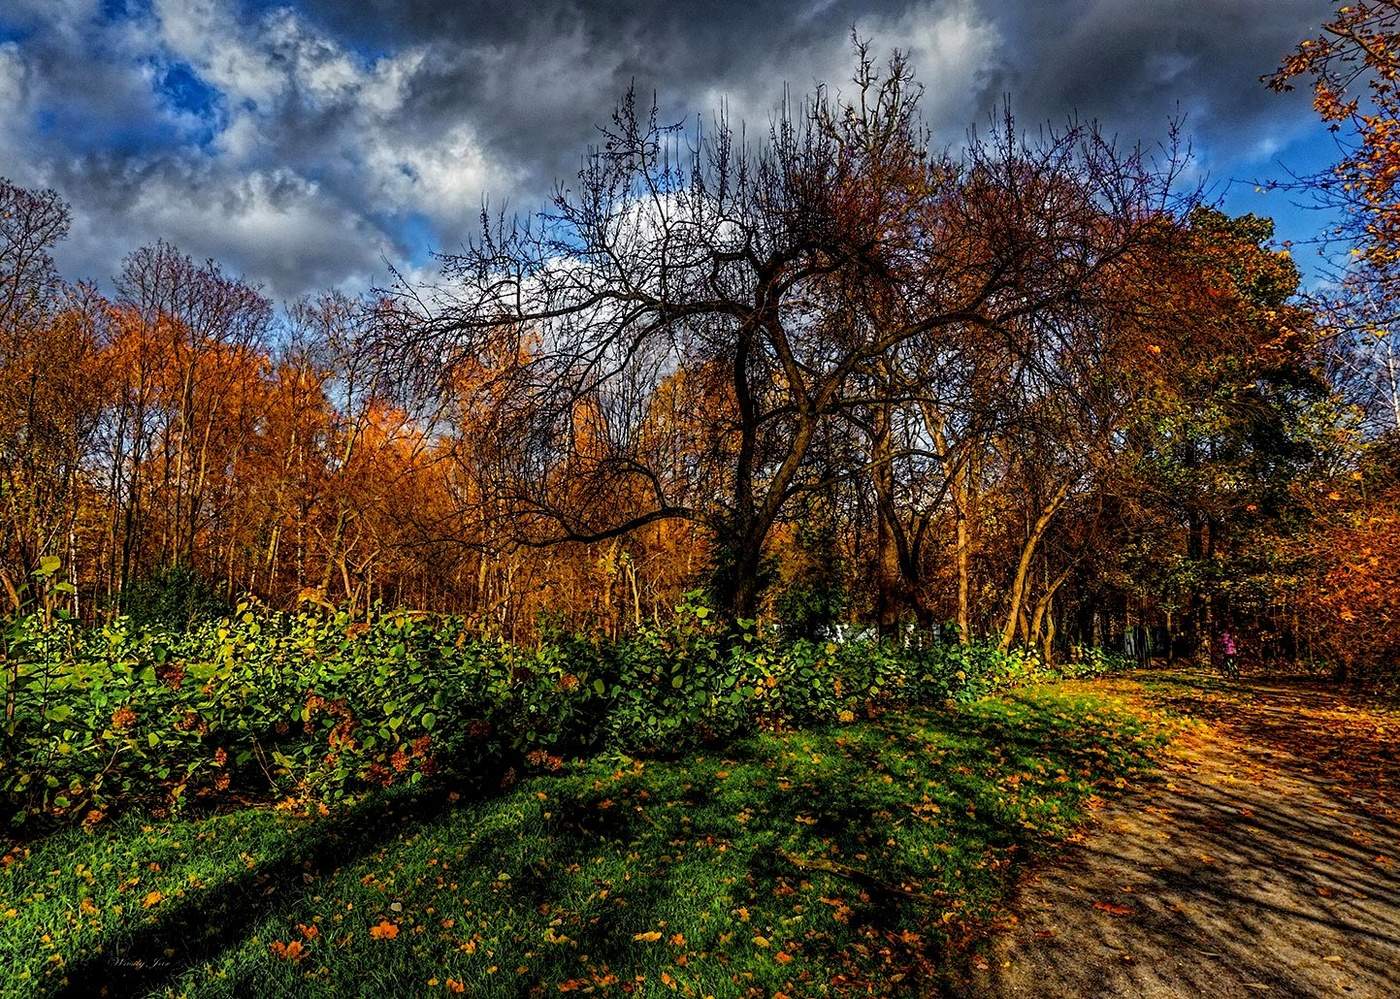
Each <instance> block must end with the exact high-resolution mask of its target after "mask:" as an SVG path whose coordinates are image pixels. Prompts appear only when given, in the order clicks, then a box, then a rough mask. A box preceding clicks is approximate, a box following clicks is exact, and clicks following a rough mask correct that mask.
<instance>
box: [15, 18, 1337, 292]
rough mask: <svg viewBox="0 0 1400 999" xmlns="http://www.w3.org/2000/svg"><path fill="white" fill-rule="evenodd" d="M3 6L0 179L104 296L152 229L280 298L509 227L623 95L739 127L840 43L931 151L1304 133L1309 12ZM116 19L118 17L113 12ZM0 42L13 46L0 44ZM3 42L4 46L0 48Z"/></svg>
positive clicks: (1215, 167) (1222, 162) (1273, 138)
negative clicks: (1280, 65) (1072, 124)
mask: <svg viewBox="0 0 1400 999" xmlns="http://www.w3.org/2000/svg"><path fill="white" fill-rule="evenodd" d="M18 2H19V6H18V8H13V9H12V8H6V10H4V11H0V104H6V103H8V104H9V105H11V106H12V107H13V108H14V113H13V114H11V115H10V116H9V118H8V119H7V120H5V121H0V173H3V174H9V175H12V176H14V177H15V178H16V179H18V180H21V181H22V182H27V183H40V182H42V183H50V184H54V185H55V186H57V187H59V188H60V189H61V190H62V192H63V193H64V194H65V196H66V197H68V198H69V199H70V200H72V201H73V203H74V205H75V209H76V211H77V214H78V215H79V217H80V224H79V226H78V227H77V228H76V229H75V233H74V236H73V238H72V240H70V244H69V246H68V248H67V249H66V250H65V256H64V262H65V263H66V264H67V265H68V266H69V267H70V268H71V269H74V270H79V271H80V272H81V273H84V274H92V275H95V276H97V277H105V276H107V275H108V274H110V273H111V272H112V270H114V269H115V267H116V263H117V260H118V258H119V257H120V255H121V253H122V252H124V251H125V250H126V249H129V248H131V246H133V245H136V244H137V243H139V242H141V241H145V240H148V239H151V238H154V237H155V236H162V235H163V236H167V237H169V238H172V239H175V240H177V241H179V242H180V243H181V244H182V245H184V246H185V247H186V248H187V249H188V250H190V251H191V252H194V253H197V254H199V255H211V256H216V257H219V258H221V259H224V260H226V261H228V262H230V263H231V264H232V265H234V266H236V267H238V268H241V269H243V270H244V271H246V272H247V273H249V274H250V275H252V276H254V277H256V278H259V279H260V280H262V281H264V282H265V283H266V284H267V286H268V288H269V290H271V291H273V292H274V293H276V294H279V295H290V294H294V293H296V292H299V291H301V290H304V289H307V288H310V287H314V286H316V285H321V284H326V283H333V282H348V283H351V284H356V283H358V284H365V283H368V282H370V281H372V280H374V279H375V277H376V276H378V275H380V274H381V273H382V269H383V268H382V263H381V258H382V257H383V256H389V257H394V258H400V257H404V256H407V257H409V258H410V260H411V261H417V262H421V261H422V259H423V252H422V251H423V243H424V241H425V239H431V240H432V241H434V242H435V243H437V244H438V245H451V244H453V243H455V242H456V241H457V240H459V239H460V238H461V237H462V236H463V235H464V234H465V233H467V232H468V231H469V229H470V227H471V225H472V224H473V219H474V216H475V213H476V210H477V209H478V208H479V206H480V204H481V200H482V198H483V197H485V196H487V195H490V196H491V198H492V200H493V201H495V202H500V201H501V200H503V199H509V200H510V201H511V203H512V204H514V205H516V206H517V207H522V208H528V207H530V206H532V205H533V204H535V203H536V202H537V201H538V199H540V198H542V197H544V196H545V195H546V194H547V193H548V191H549V190H550V188H551V186H552V184H553V183H554V181H555V180H556V179H560V178H568V177H570V176H571V175H572V174H573V172H574V171H575V170H576V169H577V166H578V160H579V155H580V153H581V151H582V150H583V148H584V147H585V145H586V144H588V143H589V142H591V141H594V140H596V137H597V132H596V126H597V125H598V124H600V123H603V122H606V120H607V118H608V114H609V112H610V110H611V107H612V106H613V103H614V102H615V101H616V99H617V98H618V96H619V95H620V94H621V93H622V92H623V91H624V90H625V89H626V88H627V87H628V86H629V85H630V84H632V83H633V82H635V84H636V86H637V87H638V89H639V91H640V92H641V93H642V94H643V95H644V96H649V95H650V94H651V92H653V91H655V92H656V93H657V95H658V98H659V100H660V102H661V105H662V108H663V111H664V113H665V114H666V115H667V116H669V117H670V118H672V119H678V118H682V117H687V116H694V115H696V114H702V115H708V114H709V113H711V112H712V111H713V110H714V108H715V105H716V103H717V102H719V101H720V100H721V99H726V100H728V102H729V104H730V107H731V109H732V110H733V111H734V112H736V113H738V114H741V115H745V116H747V117H748V118H749V119H750V121H751V122H752V123H754V124H755V125H757V126H759V127H761V126H763V125H764V124H766V119H767V115H768V114H769V113H770V109H771V108H772V107H773V106H774V104H775V103H776V101H777V100H778V99H779V98H780V96H781V94H782V88H783V85H784V84H785V83H786V84H790V85H791V86H792V88H793V90H794V91H795V92H797V93H801V92H804V91H806V90H807V89H809V88H810V87H811V86H812V85H813V84H814V83H815V82H817V81H818V80H827V81H832V82H835V83H838V84H839V83H840V82H841V81H843V80H844V79H845V78H846V77H848V75H849V72H850V69H851V61H850V51H849V44H848V36H849V33H850V31H851V29H852V27H853V26H854V27H855V29H856V31H857V32H858V33H859V34H861V35H862V36H864V37H868V38H869V39H871V41H872V42H873V43H874V44H875V46H876V48H877V50H887V49H889V48H890V47H893V46H900V47H901V48H904V49H906V50H908V52H909V53H910V55H911V57H912V60H913V62H914V64H915V67H916V69H917V70H918V73H919V75H920V78H921V80H922V81H923V82H924V83H925V85H926V87H927V93H926V99H925V109H926V113H927V114H928V115H929V118H930V122H931V124H932V125H933V126H934V129H935V134H936V135H937V136H938V137H939V139H940V141H952V142H956V141H957V140H958V138H959V137H960V136H961V135H962V134H963V133H964V130H965V129H966V127H967V126H968V125H970V124H973V123H976V122H981V121H985V119H986V115H987V114H988V113H989V112H990V111H991V110H992V109H993V108H994V107H995V106H996V104H997V103H998V101H999V100H1000V99H1001V97H1002V95H1003V94H1005V95H1009V96H1010V97H1011V99H1012V101H1013V104H1014V106H1015V107H1016V109H1017V111H1018V113H1019V117H1020V119H1021V121H1022V122H1023V123H1024V124H1032V123H1034V122H1036V121H1040V120H1046V119H1049V120H1054V121H1058V120H1063V119H1064V118H1065V117H1066V116H1068V115H1070V114H1072V113H1078V114H1079V115H1080V117H1096V118H1100V119H1102V120H1103V122H1104V124H1105V125H1106V126H1107V127H1108V128H1110V129H1112V130H1116V131H1118V132H1120V133H1122V134H1123V135H1124V137H1125V138H1129V139H1134V140H1136V139H1147V140H1151V139H1153V138H1157V137H1160V136H1162V134H1163V133H1164V131H1165V128H1166V123H1167V122H1168V121H1169V120H1170V119H1171V118H1173V117H1176V116H1178V115H1180V114H1185V115H1186V123H1187V131H1188V133H1189V134H1190V136H1191V137H1193V138H1194V139H1195V140H1196V146H1197V151H1198V153H1199V154H1200V156H1201V160H1202V163H1203V165H1204V166H1205V167H1206V168H1207V169H1209V170H1211V171H1212V172H1214V173H1217V174H1219V173H1221V172H1222V171H1223V172H1226V173H1228V171H1229V170H1231V169H1233V168H1235V167H1236V166H1238V165H1240V164H1242V163H1246V162H1248V161H1257V160H1258V159H1259V158H1260V157H1261V156H1266V155H1267V154H1268V153H1269V152H1270V151H1271V150H1272V149H1275V148H1278V147H1280V146H1282V145H1284V144H1285V143H1286V142H1288V141H1289V140H1290V139H1291V138H1292V137H1293V136H1294V135H1296V134H1297V132H1298V130H1299V129H1302V128H1307V127H1309V119H1308V115H1307V114H1305V113H1301V108H1302V106H1303V105H1305V103H1306V99H1305V98H1298V97H1297V96H1296V95H1295V97H1293V98H1280V97H1278V96H1277V95H1274V94H1271V93H1269V92H1268V91H1267V90H1265V89H1264V88H1263V87H1262V86H1261V85H1260V84H1259V82H1258V78H1259V76H1260V74H1262V73H1266V72H1268V71H1269V70H1270V69H1272V68H1273V67H1274V66H1275V65H1276V64H1277V61H1278V59H1279V58H1280V57H1281V56H1282V54H1283V53H1284V52H1286V51H1287V50H1288V49H1289V48H1290V47H1291V46H1292V45H1293V44H1295V42H1296V41H1297V39H1298V38H1299V37H1301V36H1303V35H1304V34H1307V33H1308V32H1309V31H1310V29H1311V28H1312V26H1314V25H1316V24H1317V23H1318V22H1319V21H1320V20H1321V19H1322V17H1323V15H1324V14H1325V12H1326V11H1327V9H1328V4H1327V3H1326V2H1325V0H1137V2H1131V0H1099V2H1086V0H1074V2H1071V0H1043V2H1037V0H1003V2H992V0H931V2H910V0H881V2H875V3H853V2H841V0H834V2H829V3H808V4H792V3H779V2H772V0H754V2H726V3H707V4H680V3H672V4H643V3H637V2H619V3H599V4H584V3H580V2H572V3H571V2H565V0H540V2H537V3H533V4H530V5H517V4H500V3H461V2H451V0H369V2H360V3H354V4H350V3H332V2H330V0H307V2H305V3H302V4H300V5H298V6H296V7H291V8H289V7H283V6H280V5H249V4H246V3H240V2H239V0H141V2H135V0H129V2H128V3H126V4H125V6H122V5H116V4H103V3H101V2H100V0H52V2H44V3H39V2H38V0H18ZM114 11H115V12H116V13H114ZM6 29H9V30H6ZM7 37H9V38H11V40H10V41H3V40H4V39H5V38H7Z"/></svg>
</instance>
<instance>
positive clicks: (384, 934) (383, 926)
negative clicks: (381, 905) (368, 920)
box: [369, 919, 399, 940]
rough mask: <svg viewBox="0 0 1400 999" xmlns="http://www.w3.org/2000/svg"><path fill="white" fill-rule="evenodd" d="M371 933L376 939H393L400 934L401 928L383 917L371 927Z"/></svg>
mask: <svg viewBox="0 0 1400 999" xmlns="http://www.w3.org/2000/svg"><path fill="white" fill-rule="evenodd" d="M369 935H370V936H371V937H373V938H374V939H375V940H392V939H394V937H396V936H398V935H399V928H398V927H397V926H395V925H394V924H393V923H391V922H389V921H388V920H387V919H381V920H380V921H379V922H378V923H377V924H375V925H374V926H371V927H370V928H369Z"/></svg>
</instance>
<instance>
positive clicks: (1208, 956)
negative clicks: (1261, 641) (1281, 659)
mask: <svg viewBox="0 0 1400 999" xmlns="http://www.w3.org/2000/svg"><path fill="white" fill-rule="evenodd" d="M1140 680H1145V681H1146V683H1145V684H1144V683H1142V682H1136V683H1125V684H1124V687H1125V692H1127V693H1130V694H1135V696H1139V697H1144V698H1146V699H1147V700H1149V701H1152V702H1155V703H1156V704H1159V705H1160V704H1166V705H1167V706H1169V707H1172V708H1174V709H1176V710H1182V711H1184V712H1186V713H1190V714H1193V715H1195V716H1197V717H1201V718H1206V719H1210V720H1211V722H1210V724H1209V725H1208V727H1206V728H1205V729H1204V730H1202V731H1198V732H1194V733H1191V734H1187V735H1185V736H1183V737H1182V738H1181V739H1179V740H1178V743H1177V744H1176V746H1175V747H1174V749H1173V751H1172V754H1171V756H1170V758H1169V761H1168V765H1167V767H1166V769H1165V770H1164V772H1163V773H1161V774H1160V775H1158V776H1157V777H1156V778H1155V779H1154V780H1153V781H1151V782H1149V783H1146V784H1144V786H1142V787H1141V788H1139V789H1138V790H1136V791H1135V792H1133V793H1131V794H1129V795H1127V796H1125V797H1123V798H1120V799H1117V800H1116V801H1114V802H1112V803H1111V804H1109V805H1108V806H1106V807H1105V808H1104V809H1103V810H1102V811H1101V813H1100V814H1099V816H1098V822H1097V824H1096V827H1095V828H1093V829H1091V830H1090V831H1089V832H1088V833H1087V835H1086V836H1085V837H1084V838H1083V840H1082V842H1081V843H1080V844H1079V845H1078V846H1077V847H1076V848H1075V849H1073V850H1071V851H1069V852H1068V853H1066V854H1065V855H1063V856H1062V857H1061V858H1060V859H1059V860H1057V861H1056V862H1054V863H1052V864H1050V865H1048V866H1045V867H1043V868H1040V869H1039V870H1038V871H1036V872H1035V874H1034V875H1033V877H1031V878H1030V879H1028V880H1027V882H1026V883H1024V884H1023V886H1022V890H1021V892H1020V895H1019V899H1018V902H1017V905H1016V910H1017V912H1018V915H1019V921H1018V922H1017V924H1016V925H1015V926H1013V927H1012V928H1011V929H1010V930H1008V931H1007V932H1005V933H1003V934H1002V935H1001V936H999V937H997V938H995V939H994V940H993V941H992V942H991V945H990V949H989V951H988V952H986V953H985V954H983V955H981V956H974V957H973V958H972V959H971V963H970V966H969V967H968V968H967V969H966V978H965V980H964V981H963V982H962V984H961V985H960V987H959V988H958V989H957V991H958V992H960V993H961V994H965V995H971V996H1063V997H1069V996H1086V995H1133V996H1144V997H1169V996H1171V997H1175V996H1201V995H1210V996H1225V997H1231V996H1259V995H1266V996H1298V997H1304V996H1315V995H1320V994H1329V993H1330V994H1344V995H1350V996H1375V997H1382V996H1393V995H1397V994H1400V826H1397V811H1396V805H1397V803H1400V794H1397V792H1400V781H1398V780H1397V777H1400V774H1397V765H1396V763H1395V756H1394V751H1395V748H1396V745H1397V743H1396V740H1397V738H1400V714H1396V713H1393V712H1387V711H1385V710H1383V709H1377V708H1371V707H1367V706H1365V705H1363V704H1360V703H1358V702H1355V701H1352V700H1350V699H1348V698H1347V697H1345V696H1344V695H1341V694H1338V693H1335V692H1332V691H1329V690H1327V689H1325V688H1323V687H1321V686H1315V685H1306V684H1299V683H1296V682H1277V681H1260V682H1255V683H1234V684H1228V685H1221V684H1216V683H1213V682H1211V681H1209V680H1207V679H1205V678H1201V677H1193V676H1190V675H1180V674H1162V675H1158V676H1146V677H1142V678H1140ZM1134 688H1135V689H1134Z"/></svg>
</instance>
